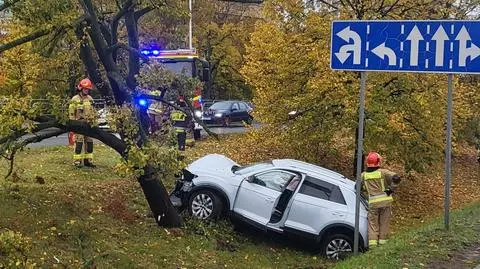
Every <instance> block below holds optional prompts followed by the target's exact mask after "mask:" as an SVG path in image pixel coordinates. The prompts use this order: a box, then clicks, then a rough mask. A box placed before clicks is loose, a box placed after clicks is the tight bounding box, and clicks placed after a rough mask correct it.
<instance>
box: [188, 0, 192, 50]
mask: <svg viewBox="0 0 480 269" xmlns="http://www.w3.org/2000/svg"><path fill="white" fill-rule="evenodd" d="M188 12H189V16H190V21H189V23H188V48H189V49H193V44H192V35H193V34H192V32H193V29H192V28H193V27H192V17H193V14H192V0H188Z"/></svg>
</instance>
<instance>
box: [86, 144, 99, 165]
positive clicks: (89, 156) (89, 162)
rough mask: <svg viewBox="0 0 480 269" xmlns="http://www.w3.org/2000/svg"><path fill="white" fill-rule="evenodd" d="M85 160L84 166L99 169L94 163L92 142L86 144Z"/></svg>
mask: <svg viewBox="0 0 480 269" xmlns="http://www.w3.org/2000/svg"><path fill="white" fill-rule="evenodd" d="M85 153H86V154H85V157H87V158H85V159H83V165H85V166H86V167H91V168H95V167H97V166H96V165H94V164H93V163H92V157H93V142H92V141H88V142H87V143H85Z"/></svg>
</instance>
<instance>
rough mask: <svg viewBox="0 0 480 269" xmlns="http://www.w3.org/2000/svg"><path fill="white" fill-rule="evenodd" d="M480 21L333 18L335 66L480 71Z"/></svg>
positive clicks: (356, 68)
mask: <svg viewBox="0 0 480 269" xmlns="http://www.w3.org/2000/svg"><path fill="white" fill-rule="evenodd" d="M479 29H480V21H334V22H333V23H332V37H331V42H332V43H331V48H330V49H331V52H330V54H331V56H330V57H331V58H330V66H331V68H332V69H336V70H357V71H402V72H428V73H431V72H440V73H480V48H479V47H480V30H479Z"/></svg>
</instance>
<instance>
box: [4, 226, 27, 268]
mask: <svg viewBox="0 0 480 269" xmlns="http://www.w3.org/2000/svg"><path fill="white" fill-rule="evenodd" d="M30 247H31V242H30V239H29V238H28V237H25V236H23V235H22V234H21V233H17V232H13V231H10V230H5V231H0V268H31V267H33V264H30V263H29V261H28V259H27V256H26V253H27V251H28V250H29V249H30Z"/></svg>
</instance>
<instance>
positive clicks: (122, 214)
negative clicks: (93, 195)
mask: <svg viewBox="0 0 480 269" xmlns="http://www.w3.org/2000/svg"><path fill="white" fill-rule="evenodd" d="M105 212H107V213H109V214H110V215H112V216H113V217H114V218H115V219H118V220H121V221H124V222H130V223H131V222H134V221H136V220H137V219H139V218H140V216H139V215H138V214H137V213H136V212H133V211H131V210H130V209H129V208H128V206H127V202H126V198H125V196H124V195H122V194H120V193H115V194H114V195H111V196H109V197H108V199H107V201H106V206H105Z"/></svg>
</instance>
